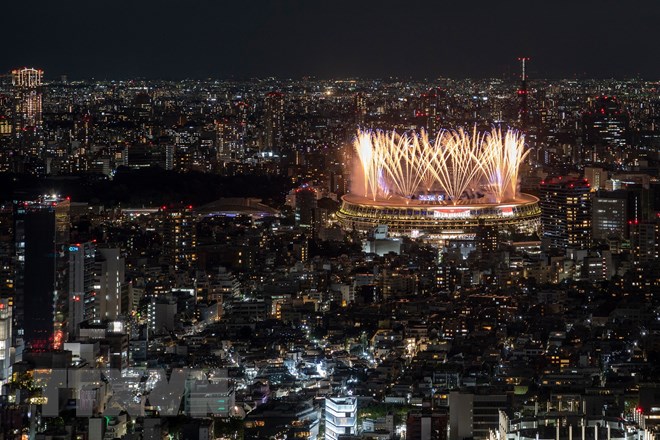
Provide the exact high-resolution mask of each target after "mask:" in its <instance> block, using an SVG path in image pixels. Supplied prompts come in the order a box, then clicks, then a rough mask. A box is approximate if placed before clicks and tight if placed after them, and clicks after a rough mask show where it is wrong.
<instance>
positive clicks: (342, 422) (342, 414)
mask: <svg viewBox="0 0 660 440" xmlns="http://www.w3.org/2000/svg"><path fill="white" fill-rule="evenodd" d="M347 434H348V435H351V434H357V399H356V398H355V397H326V398H325V440H337V439H338V438H339V436H340V435H347Z"/></svg>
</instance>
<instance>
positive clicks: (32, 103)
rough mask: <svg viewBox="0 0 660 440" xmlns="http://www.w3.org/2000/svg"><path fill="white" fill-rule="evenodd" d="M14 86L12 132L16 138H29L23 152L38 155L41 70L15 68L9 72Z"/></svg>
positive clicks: (39, 143)
mask: <svg viewBox="0 0 660 440" xmlns="http://www.w3.org/2000/svg"><path fill="white" fill-rule="evenodd" d="M11 74H12V84H13V86H14V103H15V105H14V118H13V119H14V122H13V125H14V127H13V132H14V136H15V138H17V139H18V140H24V139H29V142H27V143H26V147H27V150H24V151H23V153H29V154H31V155H34V156H36V155H38V154H39V153H40V149H41V146H42V140H41V139H40V136H41V129H42V125H43V119H42V98H41V80H42V78H43V70H39V69H34V68H27V67H25V68H22V69H15V70H13V71H12V72H11Z"/></svg>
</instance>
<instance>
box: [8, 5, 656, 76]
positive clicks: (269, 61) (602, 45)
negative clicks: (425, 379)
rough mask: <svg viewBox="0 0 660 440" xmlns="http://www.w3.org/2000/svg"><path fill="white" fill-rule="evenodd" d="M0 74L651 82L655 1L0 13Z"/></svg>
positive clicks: (19, 9) (42, 8) (51, 8)
mask: <svg viewBox="0 0 660 440" xmlns="http://www.w3.org/2000/svg"><path fill="white" fill-rule="evenodd" d="M2 8H3V11H2V15H3V18H4V19H3V20H2V21H3V25H2V28H3V29H2V31H3V32H2V34H3V35H4V36H5V38H4V40H3V43H4V44H3V45H2V57H0V69H1V70H2V71H5V72H7V71H9V70H10V69H11V68H13V67H18V66H34V67H41V68H43V69H44V70H45V71H46V76H47V77H50V78H57V77H58V76H59V75H61V74H67V75H68V76H69V78H70V79H73V78H92V77H93V78H97V79H122V78H134V77H147V78H167V79H180V78H189V77H194V78H203V77H213V78H230V77H237V78H249V77H253V76H259V77H264V76H278V77H301V76H305V75H312V76H318V77H321V78H334V77H349V76H364V77H388V76H400V77H413V78H437V77H440V76H448V77H454V78H461V77H486V76H502V75H503V74H506V73H511V72H512V70H513V69H516V68H517V65H516V60H515V59H516V57H518V56H520V55H522V54H524V55H527V56H530V57H532V65H531V71H532V75H533V76H536V77H544V78H557V77H575V76H577V77H598V78H602V77H611V76H614V77H618V78H624V77H631V76H641V77H644V78H649V79H660V1H659V0H639V1H636V0H618V1H615V0H599V1H595V0H547V1H541V0H527V1H517V0H516V1H507V0H501V1H497V0H492V1H477V0H472V1H470V0H426V1H421V0H417V1H416V0H405V1H403V0H402V1H394V0H379V1H376V0H334V1H325V0H270V1H269V0H235V1H228V0H178V1H174V0H31V1H4V2H3V6H2Z"/></svg>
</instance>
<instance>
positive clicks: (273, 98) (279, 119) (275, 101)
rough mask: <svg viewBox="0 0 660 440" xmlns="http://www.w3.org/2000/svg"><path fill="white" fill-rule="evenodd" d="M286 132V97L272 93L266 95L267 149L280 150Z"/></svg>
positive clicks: (278, 93)
mask: <svg viewBox="0 0 660 440" xmlns="http://www.w3.org/2000/svg"><path fill="white" fill-rule="evenodd" d="M283 130H284V95H283V94H282V93H280V92H270V93H269V94H268V95H266V148H267V149H274V150H279V149H280V148H281V147H282V135H283Z"/></svg>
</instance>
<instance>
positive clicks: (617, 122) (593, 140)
mask: <svg viewBox="0 0 660 440" xmlns="http://www.w3.org/2000/svg"><path fill="white" fill-rule="evenodd" d="M582 122H583V129H584V135H585V136H584V137H585V144H586V145H587V146H589V147H592V150H591V151H590V156H591V157H588V158H585V159H587V160H588V161H602V160H604V159H606V158H610V157H620V155H621V153H622V151H623V149H624V147H625V146H626V144H627V136H628V124H629V117H628V115H627V113H626V112H625V111H624V110H623V109H622V108H621V105H620V104H619V102H618V101H617V100H616V98H615V97H613V96H599V97H597V98H596V99H594V100H592V101H591V102H590V105H589V108H588V109H587V111H586V112H585V114H584V116H583V119H582Z"/></svg>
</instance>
